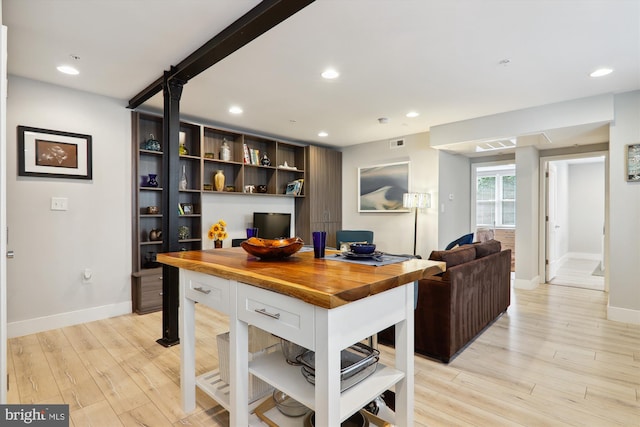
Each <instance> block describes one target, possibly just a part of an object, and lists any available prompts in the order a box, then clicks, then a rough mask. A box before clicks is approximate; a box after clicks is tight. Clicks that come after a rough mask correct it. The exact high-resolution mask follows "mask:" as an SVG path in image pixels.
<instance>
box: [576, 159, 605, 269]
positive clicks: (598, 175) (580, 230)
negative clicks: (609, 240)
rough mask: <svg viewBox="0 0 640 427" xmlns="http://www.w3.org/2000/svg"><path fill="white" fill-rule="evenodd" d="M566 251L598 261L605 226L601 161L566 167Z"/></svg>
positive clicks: (602, 165) (602, 164) (602, 167)
mask: <svg viewBox="0 0 640 427" xmlns="http://www.w3.org/2000/svg"><path fill="white" fill-rule="evenodd" d="M568 171H569V173H568V176H569V192H568V208H569V209H568V212H569V218H568V221H567V225H568V226H569V244H568V248H567V249H568V251H569V252H570V253H573V254H581V255H582V256H585V257H587V258H589V259H591V258H592V257H593V259H601V254H602V229H603V227H604V191H605V189H604V161H602V162H595V163H576V164H569V165H568Z"/></svg>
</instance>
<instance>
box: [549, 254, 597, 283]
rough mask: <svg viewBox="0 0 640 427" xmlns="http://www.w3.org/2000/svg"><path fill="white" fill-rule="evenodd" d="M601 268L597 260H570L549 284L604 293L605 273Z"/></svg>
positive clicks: (561, 267) (563, 264) (564, 263)
mask: <svg viewBox="0 0 640 427" xmlns="http://www.w3.org/2000/svg"><path fill="white" fill-rule="evenodd" d="M599 266H600V261H597V260H593V259H584V258H568V259H567V260H566V261H564V262H563V263H562V265H561V266H560V268H559V269H558V273H557V275H556V276H555V277H554V278H553V279H552V280H551V281H550V282H549V284H551V285H561V286H573V287H577V288H584V289H593V290H597V291H604V272H603V271H601V270H600V268H599ZM596 269H597V270H596ZM594 273H595V274H594Z"/></svg>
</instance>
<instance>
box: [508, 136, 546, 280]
mask: <svg viewBox="0 0 640 427" xmlns="http://www.w3.org/2000/svg"><path fill="white" fill-rule="evenodd" d="M538 164H539V156H538V150H537V149H536V148H535V147H531V146H529V147H518V148H516V177H517V178H516V194H517V196H516V250H517V255H516V267H515V273H516V274H515V276H516V278H515V282H514V286H515V287H516V288H522V289H533V288H535V287H536V286H538V283H539V282H540V277H539V275H538V211H539V201H538V198H539V193H538V190H539V178H540V177H539V165H538Z"/></svg>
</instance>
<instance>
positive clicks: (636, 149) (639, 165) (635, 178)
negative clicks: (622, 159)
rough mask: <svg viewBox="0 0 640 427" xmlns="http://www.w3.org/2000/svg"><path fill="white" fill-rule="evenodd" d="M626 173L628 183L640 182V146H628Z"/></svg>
mask: <svg viewBox="0 0 640 427" xmlns="http://www.w3.org/2000/svg"><path fill="white" fill-rule="evenodd" d="M625 171H626V172H625V175H626V179H627V181H629V182H639V181H640V144H629V145H627V146H626V169H625Z"/></svg>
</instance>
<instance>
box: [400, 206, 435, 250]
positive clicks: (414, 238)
mask: <svg viewBox="0 0 640 427" xmlns="http://www.w3.org/2000/svg"><path fill="white" fill-rule="evenodd" d="M402 206H403V207H405V208H409V209H414V211H415V219H414V222H413V255H414V256H415V255H416V243H417V241H418V210H419V209H424V208H430V207H431V194H429V193H404V194H403V195H402Z"/></svg>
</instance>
